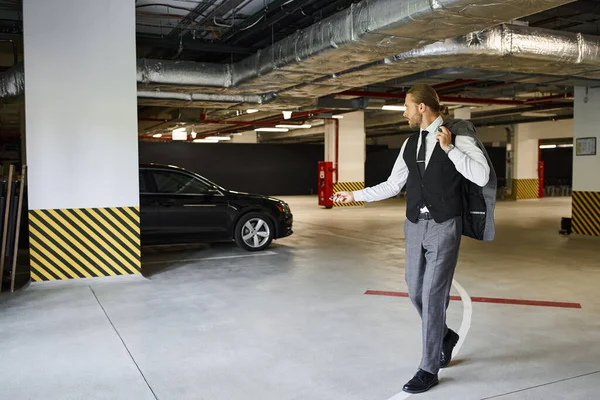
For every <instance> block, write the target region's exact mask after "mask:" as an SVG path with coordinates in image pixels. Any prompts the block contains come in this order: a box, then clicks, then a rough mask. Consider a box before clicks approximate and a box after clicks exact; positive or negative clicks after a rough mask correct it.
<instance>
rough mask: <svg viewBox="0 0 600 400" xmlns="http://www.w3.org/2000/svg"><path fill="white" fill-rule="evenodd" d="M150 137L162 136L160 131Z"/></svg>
mask: <svg viewBox="0 0 600 400" xmlns="http://www.w3.org/2000/svg"><path fill="white" fill-rule="evenodd" d="M152 137H155V138H159V137H162V133H157V134H154V135H152Z"/></svg>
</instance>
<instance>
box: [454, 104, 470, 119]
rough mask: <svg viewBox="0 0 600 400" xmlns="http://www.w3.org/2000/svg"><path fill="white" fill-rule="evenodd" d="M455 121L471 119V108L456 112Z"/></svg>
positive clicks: (460, 109) (459, 109) (462, 108)
mask: <svg viewBox="0 0 600 400" xmlns="http://www.w3.org/2000/svg"><path fill="white" fill-rule="evenodd" d="M454 118H455V119H471V108H469V107H461V108H457V109H456V110H454Z"/></svg>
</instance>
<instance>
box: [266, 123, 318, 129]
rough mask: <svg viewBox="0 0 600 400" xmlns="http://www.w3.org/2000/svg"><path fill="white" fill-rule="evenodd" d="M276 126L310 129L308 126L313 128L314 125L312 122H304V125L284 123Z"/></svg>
mask: <svg viewBox="0 0 600 400" xmlns="http://www.w3.org/2000/svg"><path fill="white" fill-rule="evenodd" d="M275 127H276V128H290V129H308V128H312V125H310V124H302V125H286V124H282V125H275Z"/></svg>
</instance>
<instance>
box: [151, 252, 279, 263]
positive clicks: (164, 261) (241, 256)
mask: <svg viewBox="0 0 600 400" xmlns="http://www.w3.org/2000/svg"><path fill="white" fill-rule="evenodd" d="M276 254H278V253H275V252H274V251H264V252H261V253H256V254H244V255H239V256H222V257H204V258H188V259H183V260H160V261H142V266H143V265H149V264H163V263H183V262H191V261H208V260H227V259H230V258H249V257H264V256H274V255H276Z"/></svg>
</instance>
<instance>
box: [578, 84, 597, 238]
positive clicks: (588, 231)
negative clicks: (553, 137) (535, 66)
mask: <svg viewBox="0 0 600 400" xmlns="http://www.w3.org/2000/svg"><path fill="white" fill-rule="evenodd" d="M598 107H600V89H589V90H587V89H586V88H584V87H576V88H575V108H574V117H575V123H574V143H573V145H574V147H573V206H572V212H573V214H572V218H573V219H572V226H573V232H574V233H577V234H581V235H590V236H600V177H599V174H598V173H599V171H600V154H599V153H598V150H599V149H598V142H600V133H598V130H597V129H595V127H597V126H599V125H600V114H599V113H598ZM594 140H595V148H594ZM594 150H595V151H594ZM592 153H595V154H592Z"/></svg>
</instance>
